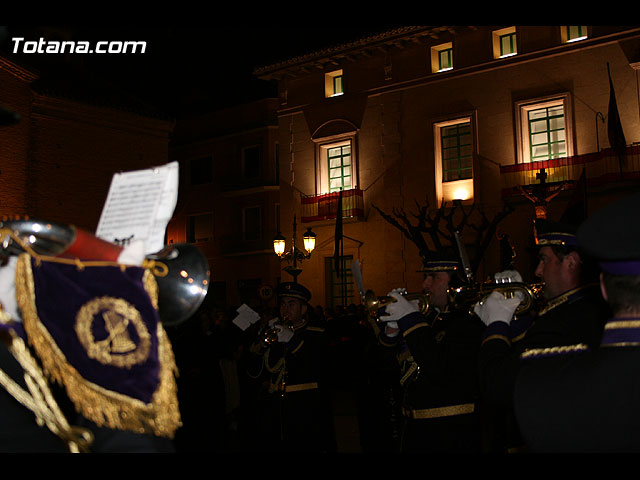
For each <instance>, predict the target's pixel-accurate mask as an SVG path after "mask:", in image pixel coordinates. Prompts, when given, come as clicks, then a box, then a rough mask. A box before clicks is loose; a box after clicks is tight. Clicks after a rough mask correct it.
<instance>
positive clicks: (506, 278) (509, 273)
mask: <svg viewBox="0 0 640 480" xmlns="http://www.w3.org/2000/svg"><path fill="white" fill-rule="evenodd" d="M493 278H494V279H495V281H496V283H506V282H522V275H520V273H519V272H518V271H517V270H504V271H502V272H498V273H496V274H495V275H494V276H493Z"/></svg>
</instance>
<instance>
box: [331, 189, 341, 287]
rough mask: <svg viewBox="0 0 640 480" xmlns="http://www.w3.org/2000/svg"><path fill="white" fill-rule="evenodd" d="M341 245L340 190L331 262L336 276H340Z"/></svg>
mask: <svg viewBox="0 0 640 480" xmlns="http://www.w3.org/2000/svg"><path fill="white" fill-rule="evenodd" d="M341 243H342V190H340V193H339V194H338V208H337V209H336V235H335V250H334V252H333V261H334V263H335V269H336V275H337V276H338V277H340V276H341V272H340V270H341V269H340V263H341V260H342V258H341V255H340V244H341Z"/></svg>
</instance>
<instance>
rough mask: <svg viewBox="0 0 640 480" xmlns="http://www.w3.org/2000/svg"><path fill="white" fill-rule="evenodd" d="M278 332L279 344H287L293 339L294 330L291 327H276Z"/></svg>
mask: <svg viewBox="0 0 640 480" xmlns="http://www.w3.org/2000/svg"><path fill="white" fill-rule="evenodd" d="M276 330H277V331H278V342H280V343H287V342H288V341H289V340H291V339H292V338H293V330H291V329H290V328H289V327H285V326H283V325H276Z"/></svg>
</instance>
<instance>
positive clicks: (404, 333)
mask: <svg viewBox="0 0 640 480" xmlns="http://www.w3.org/2000/svg"><path fill="white" fill-rule="evenodd" d="M430 326H431V325H429V324H428V323H426V322H420V323H418V324H416V325H414V326H413V327H411V328H409V329H407V330H405V331H404V332H403V333H402V336H403V337H406V336H407V335H409V334H410V333H412V332H414V331H415V330H417V329H418V328H423V327H430Z"/></svg>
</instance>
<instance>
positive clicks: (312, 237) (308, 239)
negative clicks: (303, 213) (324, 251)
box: [273, 214, 316, 283]
mask: <svg viewBox="0 0 640 480" xmlns="http://www.w3.org/2000/svg"><path fill="white" fill-rule="evenodd" d="M296 227H297V223H296V216H295V214H294V215H293V243H292V245H291V249H290V250H289V251H287V252H285V241H286V239H285V237H284V236H283V235H282V234H281V233H280V232H278V235H276V237H275V238H274V239H273V250H274V252H276V255H278V257H280V260H286V261H287V262H291V261H293V265H287V266H286V267H285V268H284V271H285V272H287V273H288V274H289V275H291V276H292V277H293V281H294V283H297V282H298V275H300V273H301V272H302V269H301V268H299V267H298V262H302V261H303V260H306V259H308V258H310V257H311V252H312V251H313V249H314V248H316V234H315V233H313V232H312V231H311V227H309V228H307V231H306V232H305V233H304V236H303V241H304V251H303V250H301V249H299V248H298V247H296Z"/></svg>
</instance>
